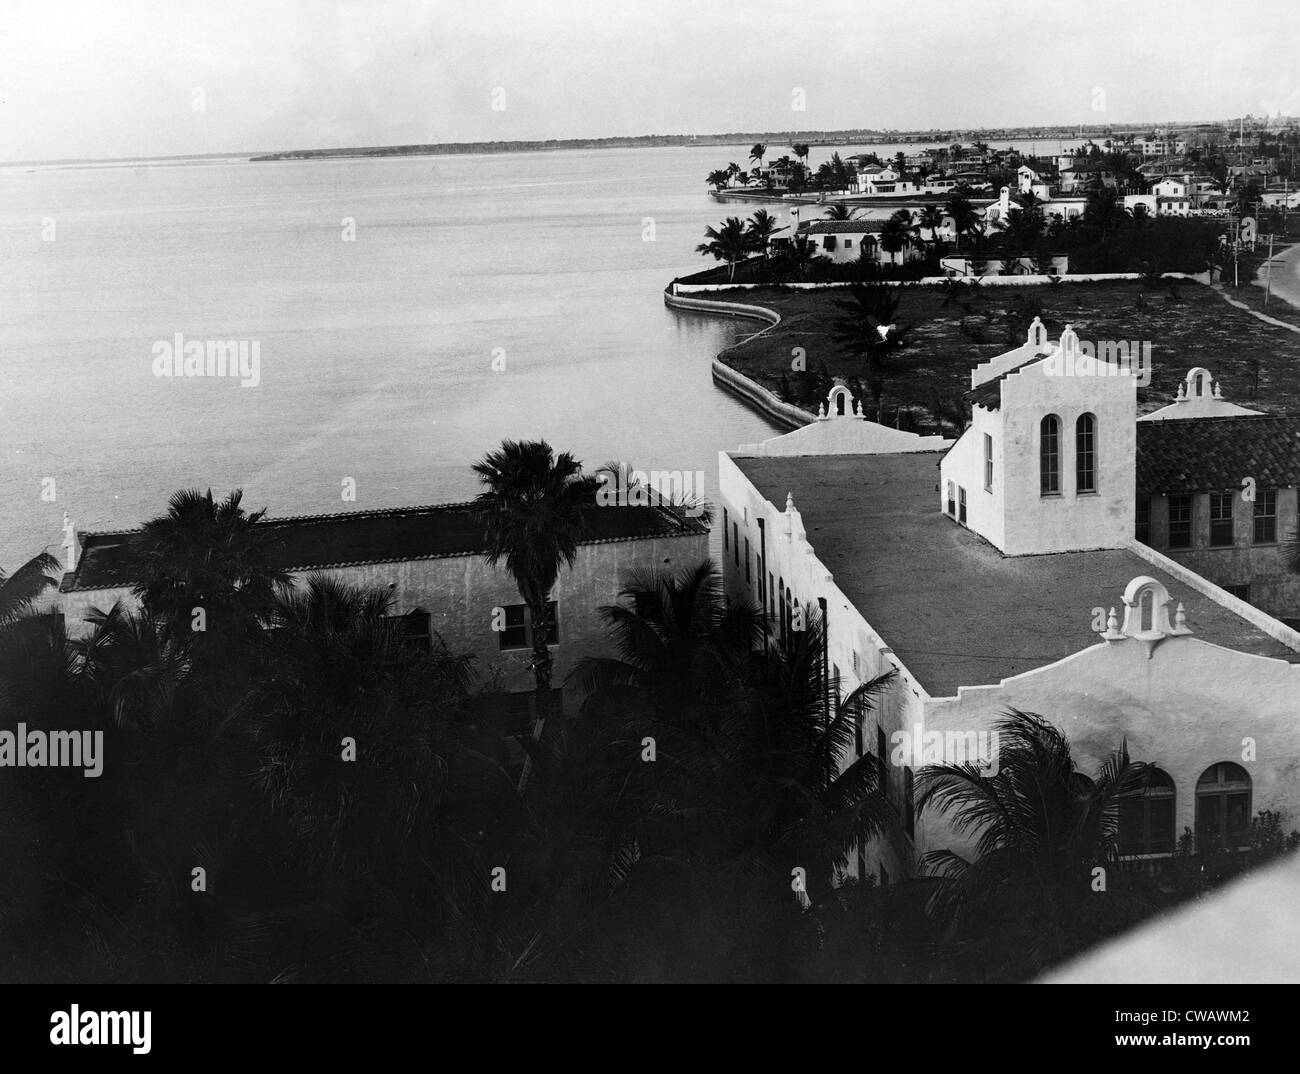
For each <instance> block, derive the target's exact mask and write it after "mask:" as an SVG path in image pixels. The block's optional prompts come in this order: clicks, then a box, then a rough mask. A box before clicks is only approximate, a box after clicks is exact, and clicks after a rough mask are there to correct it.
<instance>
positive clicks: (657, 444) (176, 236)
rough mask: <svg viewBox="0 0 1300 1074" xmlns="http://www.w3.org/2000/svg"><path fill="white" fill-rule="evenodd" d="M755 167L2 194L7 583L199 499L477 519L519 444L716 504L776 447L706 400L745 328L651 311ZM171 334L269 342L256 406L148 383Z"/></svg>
mask: <svg viewBox="0 0 1300 1074" xmlns="http://www.w3.org/2000/svg"><path fill="white" fill-rule="evenodd" d="M892 149H893V147H887V148H885V149H881V150H878V151H880V152H892ZM785 151H787V150H785V149H784V147H781V148H778V149H777V152H778V154H779V153H781V152H785ZM851 151H852V150H842V152H845V153H847V152H851ZM747 152H748V149H747V147H734V148H729V147H717V146H712V147H700V148H690V149H640V150H594V151H581V152H560V153H524V154H509V155H485V156H474V157H426V158H406V159H392V160H374V161H368V160H357V161H336V162H283V163H274V164H272V163H263V164H250V163H248V162H247V161H245V160H242V159H231V160H227V161H204V162H189V163H182V164H168V165H157V164H154V165H131V164H115V165H111V166H95V167H85V166H79V167H52V166H51V167H41V168H37V169H34V170H33V169H28V168H25V167H7V168H0V370H3V379H2V380H0V385H2V387H0V568H4V569H11V568H12V567H13V566H14V565H15V564H16V563H18V562H21V561H23V560H25V559H26V558H28V557H29V556H31V555H33V554H34V553H36V552H37V551H39V550H40V549H41V548H43V547H47V546H49V547H51V548H52V549H55V550H57V548H58V546H59V544H60V540H61V536H60V524H61V520H62V517H63V512H64V511H65V510H66V511H67V512H68V513H69V514H70V516H71V517H72V519H73V520H74V521H75V522H76V523H77V525H78V528H79V529H81V530H83V531H84V530H94V529H104V528H110V527H130V526H136V525H139V523H140V522H141V521H143V520H144V519H146V518H149V517H151V516H153V515H155V514H158V513H160V512H161V511H162V510H163V509H164V507H165V504H166V499H167V497H168V495H169V494H170V493H171V492H172V491H174V490H176V489H178V488H182V487H186V486H190V485H195V486H199V487H201V488H206V487H211V488H212V489H213V490H214V492H225V491H227V490H229V489H232V488H243V489H244V491H245V502H246V503H247V504H249V505H250V506H253V507H261V506H263V505H266V506H269V508H270V509H271V512H272V514H275V515H288V514H299V513H310V512H327V511H339V510H355V509H362V508H369V507H387V506H398V505H402V504H416V503H434V502H441V501H448V500H456V499H463V498H467V497H469V496H472V495H474V494H475V492H476V491H477V487H476V483H475V481H474V479H473V477H472V475H471V474H470V473H469V472H468V469H467V467H468V464H469V463H471V462H472V461H474V460H475V459H477V458H479V457H481V456H482V454H483V453H484V452H485V451H487V450H489V449H491V448H492V447H494V446H496V445H497V444H499V443H500V441H501V440H502V439H503V438H505V437H514V438H529V437H545V438H546V439H548V440H549V441H550V442H551V443H552V444H553V445H555V446H556V447H557V448H558V449H565V450H570V451H573V452H574V453H575V454H576V455H577V456H578V457H579V458H581V459H582V460H584V461H585V462H586V463H587V464H588V465H589V466H593V465H596V464H599V463H602V462H607V461H610V460H614V459H621V460H626V461H628V462H631V463H633V464H635V465H636V466H639V467H642V468H645V469H649V468H659V469H683V470H704V471H705V472H706V475H707V476H706V481H707V488H708V491H709V493H710V494H711V493H712V492H713V491H714V490H715V489H716V483H715V481H714V477H713V475H714V472H715V470H716V458H717V452H718V451H719V450H720V449H727V448H732V447H735V446H736V445H737V444H739V443H742V442H749V441H753V440H757V439H761V438H762V437H764V436H768V435H772V432H773V430H772V428H771V427H770V426H769V425H768V424H767V423H766V422H765V421H764V420H762V419H760V418H759V417H757V416H756V415H754V414H752V413H751V412H750V411H748V410H746V409H745V408H743V407H742V406H741V405H740V404H739V403H738V402H736V401H735V400H734V399H732V398H731V397H730V396H728V395H725V394H723V393H722V392H721V391H719V390H718V389H717V388H715V387H714V386H713V383H712V381H711V379H710V375H709V359H710V357H711V356H712V355H713V354H714V353H716V352H717V351H718V350H719V349H720V348H721V347H723V346H725V345H726V343H727V342H729V341H730V339H731V338H732V337H733V334H734V333H735V332H737V331H739V330H744V331H752V330H753V329H754V327H755V326H754V325H752V324H751V323H745V322H742V323H740V324H737V323H736V322H729V321H719V320H717V319H712V318H704V317H698V316H689V315H681V314H676V313H673V312H672V311H669V310H667V309H665V308H664V306H663V302H662V297H661V292H662V288H663V286H664V284H665V283H666V282H667V281H668V280H669V279H671V278H672V277H673V276H674V275H678V274H681V273H684V272H687V271H693V270H695V269H696V268H699V267H703V265H704V262H703V261H702V260H701V259H700V258H699V256H698V255H696V254H695V253H694V247H695V245H696V243H698V242H699V241H700V239H701V237H702V236H701V232H702V230H703V228H704V226H705V225H706V224H709V223H714V222H716V221H717V220H718V219H719V218H720V217H722V216H723V215H727V214H729V213H742V214H747V213H748V212H751V211H752V210H753V208H755V207H756V206H746V205H740V206H734V205H733V206H726V207H724V206H719V205H717V204H716V203H714V202H712V201H711V200H710V199H709V198H708V197H707V196H706V193H705V185H704V177H705V176H706V175H707V173H708V172H709V171H710V170H711V169H713V168H715V167H718V166H722V165H725V163H726V162H727V161H729V160H736V161H738V162H739V163H741V164H746V163H747V161H746V156H747ZM822 152H823V151H816V152H814V154H813V157H812V161H811V162H812V163H813V164H814V165H815V164H816V163H817V162H818V160H819V159H820V156H819V154H820V153H822ZM47 218H48V219H50V220H52V221H53V227H54V232H53V239H54V241H44V240H43V238H42V232H43V225H44V222H46V221H47ZM345 218H350V219H351V220H353V221H355V241H353V242H345V241H343V237H342V236H343V229H344V225H343V221H344V219H345ZM647 218H649V219H650V220H652V221H653V240H654V241H645V238H644V236H645V234H646V228H647ZM44 230H45V231H46V233H47V234H48V227H45V228H44ZM178 332H179V333H183V334H184V336H185V337H186V338H187V339H197V340H208V339H220V340H250V341H251V340H256V341H258V342H259V343H260V350H261V369H260V373H261V383H260V385H259V386H257V387H255V388H244V387H240V385H239V384H238V382H237V380H234V379H223V380H210V379H169V378H159V377H155V376H154V375H153V372H152V362H153V351H152V348H153V345H154V343H155V342H157V341H160V340H171V339H172V338H173V337H174V336H175V335H176V333H178ZM498 348H499V349H500V350H498ZM502 352H504V358H505V370H504V371H501V372H495V371H493V369H492V361H493V356H494V354H496V355H497V356H498V357H500V356H501V354H502ZM47 477H52V478H54V480H55V491H56V497H57V498H56V500H55V501H54V502H52V503H51V502H47V501H44V500H42V498H41V491H42V481H43V479H44V478H47ZM345 477H350V478H353V479H355V482H356V489H357V495H356V501H355V502H354V503H345V502H343V501H342V499H341V496H340V490H341V482H342V480H343V478H345Z"/></svg>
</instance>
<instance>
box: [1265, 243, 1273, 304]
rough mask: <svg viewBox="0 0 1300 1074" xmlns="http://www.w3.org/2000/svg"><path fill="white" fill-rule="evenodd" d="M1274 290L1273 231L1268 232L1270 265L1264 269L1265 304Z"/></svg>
mask: <svg viewBox="0 0 1300 1074" xmlns="http://www.w3.org/2000/svg"><path fill="white" fill-rule="evenodd" d="M1272 290H1273V233H1272V232H1271V231H1270V232H1269V233H1268V267H1267V268H1265V269H1264V305H1265V306H1267V305H1268V296H1269V294H1270V293H1271V292H1272Z"/></svg>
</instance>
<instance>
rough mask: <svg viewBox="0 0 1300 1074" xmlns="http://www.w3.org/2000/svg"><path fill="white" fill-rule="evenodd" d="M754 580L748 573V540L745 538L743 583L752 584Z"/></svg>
mask: <svg viewBox="0 0 1300 1074" xmlns="http://www.w3.org/2000/svg"><path fill="white" fill-rule="evenodd" d="M753 580H754V579H753V577H752V576H751V575H750V573H749V538H748V537H746V538H745V581H746V582H752V581H753Z"/></svg>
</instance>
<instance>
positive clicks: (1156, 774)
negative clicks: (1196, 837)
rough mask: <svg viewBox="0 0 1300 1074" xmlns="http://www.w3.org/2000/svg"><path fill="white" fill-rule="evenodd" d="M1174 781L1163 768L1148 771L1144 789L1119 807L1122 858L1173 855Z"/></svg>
mask: <svg viewBox="0 0 1300 1074" xmlns="http://www.w3.org/2000/svg"><path fill="white" fill-rule="evenodd" d="M1174 797H1175V796H1174V781H1173V780H1172V779H1171V778H1170V777H1169V773H1167V772H1163V771H1161V770H1160V769H1159V768H1150V769H1147V774H1146V778H1145V779H1144V780H1143V782H1142V785H1141V786H1140V787H1138V788H1137V789H1136V790H1134V791H1130V792H1129V793H1128V794H1126V795H1124V796H1123V797H1122V798H1121V799H1120V803H1119V852H1120V853H1121V854H1172V853H1173V850H1174Z"/></svg>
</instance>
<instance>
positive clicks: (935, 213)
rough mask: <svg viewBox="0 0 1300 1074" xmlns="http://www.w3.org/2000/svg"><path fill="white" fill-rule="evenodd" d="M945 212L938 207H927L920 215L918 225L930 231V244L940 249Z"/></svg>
mask: <svg viewBox="0 0 1300 1074" xmlns="http://www.w3.org/2000/svg"><path fill="white" fill-rule="evenodd" d="M943 221H944V212H943V209H942V208H940V207H939V206H938V205H927V206H925V207H924V208H923V209H922V210H921V212H920V213H919V214H918V218H917V223H918V224H920V226H921V227H928V228H929V229H930V243H931V245H933V246H934V248H935V249H936V250H938V248H939V228H941V227H942V226H943Z"/></svg>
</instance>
